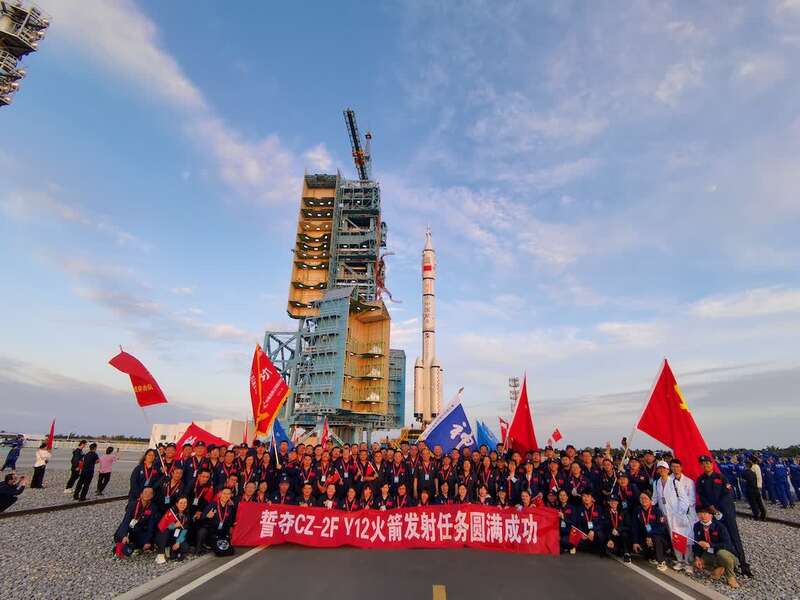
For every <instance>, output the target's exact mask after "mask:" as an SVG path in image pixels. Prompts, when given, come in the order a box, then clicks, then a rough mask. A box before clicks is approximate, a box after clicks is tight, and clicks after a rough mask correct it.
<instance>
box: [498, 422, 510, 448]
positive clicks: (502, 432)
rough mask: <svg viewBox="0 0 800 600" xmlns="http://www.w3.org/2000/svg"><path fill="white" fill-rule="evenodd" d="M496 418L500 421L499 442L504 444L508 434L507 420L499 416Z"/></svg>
mask: <svg viewBox="0 0 800 600" xmlns="http://www.w3.org/2000/svg"><path fill="white" fill-rule="evenodd" d="M497 420H498V421H500V442H502V443H503V444H504V445H505V443H506V437H507V436H508V421H506V420H505V419H503V418H501V417H497Z"/></svg>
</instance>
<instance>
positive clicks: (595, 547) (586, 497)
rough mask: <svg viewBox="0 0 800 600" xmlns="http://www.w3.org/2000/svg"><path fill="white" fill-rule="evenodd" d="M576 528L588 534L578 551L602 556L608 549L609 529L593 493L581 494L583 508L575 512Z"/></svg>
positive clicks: (587, 491)
mask: <svg viewBox="0 0 800 600" xmlns="http://www.w3.org/2000/svg"><path fill="white" fill-rule="evenodd" d="M574 524H575V527H577V528H578V529H580V530H581V531H583V533H585V534H586V536H587V537H586V538H584V539H583V540H581V541H580V542H579V543H578V546H577V550H579V551H581V552H593V553H596V554H602V553H603V552H605V548H606V536H605V532H606V530H607V528H608V526H607V524H606V518H605V515H604V514H603V511H602V509H601V508H600V507H599V506H598V505H597V503H596V502H595V500H594V495H593V491H592V490H591V489H588V488H587V489H585V490H583V491H582V492H581V506H580V507H579V508H578V509H577V510H576V511H575V523H574Z"/></svg>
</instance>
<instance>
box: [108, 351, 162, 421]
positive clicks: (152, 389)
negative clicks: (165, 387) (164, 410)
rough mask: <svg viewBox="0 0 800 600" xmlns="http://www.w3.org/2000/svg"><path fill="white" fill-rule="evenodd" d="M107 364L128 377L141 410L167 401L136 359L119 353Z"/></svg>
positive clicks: (153, 379)
mask: <svg viewBox="0 0 800 600" xmlns="http://www.w3.org/2000/svg"><path fill="white" fill-rule="evenodd" d="M108 364H110V365H111V366H112V367H114V368H115V369H118V370H120V371H122V372H123V373H127V374H128V375H130V378H131V385H132V386H133V393H134V394H136V402H138V403H139V406H141V407H142V408H144V407H145V406H151V405H153V404H163V403H165V402H166V401H167V399H166V397H164V392H162V391H161V388H160V387H158V383H157V382H156V380H155V377H153V376H152V375H151V374H150V371H148V370H147V369H146V368H145V366H144V365H143V364H142V363H141V362H139V359H137V358H136V357H134V356H131V355H130V354H128V353H127V352H120V353H119V354H117V355H116V356H115V357H114V358H112V359H111V360H110V361H108Z"/></svg>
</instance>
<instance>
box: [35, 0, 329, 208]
mask: <svg viewBox="0 0 800 600" xmlns="http://www.w3.org/2000/svg"><path fill="white" fill-rule="evenodd" d="M44 8H45V10H47V11H48V12H49V13H50V14H51V15H52V16H53V21H54V23H57V24H58V25H57V27H53V33H54V34H55V35H56V36H61V37H62V38H63V39H65V40H67V41H68V43H70V44H71V45H73V46H75V47H77V48H78V49H79V50H81V51H82V52H83V53H84V54H86V55H87V56H88V57H89V58H91V59H92V60H94V61H96V62H98V63H99V64H101V65H102V66H103V67H105V68H106V69H107V70H108V71H109V72H110V73H111V74H112V75H113V76H115V77H119V78H122V79H126V80H128V81H129V82H130V84H132V85H133V86H134V87H136V89H137V90H139V92H140V93H141V95H142V96H144V97H147V98H155V99H157V100H159V101H165V102H167V103H168V104H170V105H172V106H173V107H175V108H177V109H179V110H180V111H181V114H182V115H183V117H184V119H185V126H186V130H187V132H188V134H189V135H190V137H191V138H192V139H193V140H194V141H195V142H196V143H197V145H198V147H199V148H201V149H202V152H203V154H204V155H205V154H210V156H211V157H213V158H214V159H215V160H216V163H217V168H218V171H219V176H220V178H221V179H222V180H223V181H224V182H225V183H226V184H228V185H229V186H230V187H231V188H232V189H234V190H235V191H236V192H237V193H238V194H240V195H241V196H243V197H245V198H247V199H250V200H252V201H254V202H263V203H267V204H274V203H277V202H280V201H284V200H286V199H287V198H288V197H294V196H296V195H297V193H298V190H299V188H300V177H299V175H298V174H299V173H301V172H302V157H299V156H297V155H295V153H293V152H292V151H291V150H289V149H288V148H286V147H285V146H284V144H283V143H282V142H281V140H280V139H279V138H278V137H277V136H276V135H268V136H266V137H263V138H261V139H246V138H245V136H244V135H242V134H241V133H240V132H238V131H236V130H235V129H233V128H231V127H230V126H228V125H227V124H226V123H225V122H224V121H223V119H222V118H221V117H220V116H219V115H218V114H216V112H215V110H214V109H213V108H212V107H211V105H210V103H209V102H208V100H207V99H206V98H205V96H204V95H203V93H202V91H201V90H200V89H199V88H198V87H197V86H196V85H195V84H194V83H193V82H192V81H191V79H190V78H189V77H188V76H187V75H186V74H185V73H184V71H183V69H182V68H181V66H180V65H179V63H178V61H177V60H176V59H175V58H174V57H173V56H172V55H171V54H170V53H169V52H168V51H167V50H165V49H164V48H163V46H162V44H161V42H160V39H159V38H160V32H159V31H158V28H157V27H156V25H155V23H153V21H152V20H151V19H150V18H149V17H148V16H147V15H145V14H144V13H143V12H142V11H141V10H139V8H138V7H137V6H136V5H135V4H134V3H133V2H131V1H130V0H118V1H116V2H105V1H103V0H82V1H81V2H79V3H66V2H61V1H60V0H46V2H45V3H44ZM326 154H327V152H326V151H325V148H324V146H321V145H317V146H315V147H314V148H312V149H311V150H309V151H308V152H307V153H306V156H305V158H306V159H307V160H309V162H310V163H311V166H313V167H318V166H319V165H320V164H325V161H326ZM328 158H329V157H328Z"/></svg>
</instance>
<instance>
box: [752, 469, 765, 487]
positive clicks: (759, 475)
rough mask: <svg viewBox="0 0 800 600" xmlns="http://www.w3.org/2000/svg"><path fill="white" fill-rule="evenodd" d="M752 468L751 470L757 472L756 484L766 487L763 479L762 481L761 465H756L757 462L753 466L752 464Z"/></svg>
mask: <svg viewBox="0 0 800 600" xmlns="http://www.w3.org/2000/svg"><path fill="white" fill-rule="evenodd" d="M750 470H751V471H752V472H753V473H755V474H756V486H757V487H758V488H762V487H764V485H763V483H762V481H761V467H759V466H758V465H756V464H753V466H752V467H750Z"/></svg>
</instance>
